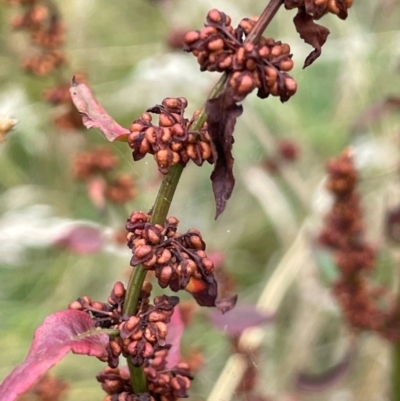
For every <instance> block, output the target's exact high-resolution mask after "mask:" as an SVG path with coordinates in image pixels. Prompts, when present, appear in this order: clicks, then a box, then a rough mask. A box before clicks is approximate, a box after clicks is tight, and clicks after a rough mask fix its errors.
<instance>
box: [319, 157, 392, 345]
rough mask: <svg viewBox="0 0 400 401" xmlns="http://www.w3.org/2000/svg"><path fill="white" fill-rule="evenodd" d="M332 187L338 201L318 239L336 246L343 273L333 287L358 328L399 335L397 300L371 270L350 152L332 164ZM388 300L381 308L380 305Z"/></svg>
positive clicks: (370, 249)
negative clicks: (377, 282) (377, 283)
mask: <svg viewBox="0 0 400 401" xmlns="http://www.w3.org/2000/svg"><path fill="white" fill-rule="evenodd" d="M327 171H328V181H327V189H328V190H329V191H330V192H331V193H332V195H333V196H334V199H335V202H334V204H333V207H332V209H331V211H330V212H329V213H328V215H327V216H326V218H325V227H324V228H323V230H322V231H321V233H320V235H319V242H320V243H321V244H322V245H324V246H327V247H329V248H330V249H332V250H333V252H334V258H335V262H336V265H337V267H338V269H339V271H340V277H339V279H338V280H337V281H336V283H335V284H334V288H333V292H334V295H335V297H336V298H337V300H338V303H339V304H340V306H341V308H342V310H343V313H344V315H345V318H346V320H347V321H348V323H349V324H350V325H351V326H352V327H353V328H355V329H356V330H360V329H361V330H373V331H377V332H378V333H380V334H381V335H382V336H383V337H385V338H387V339H389V340H391V341H398V340H399V339H400V322H399V317H398V316H399V313H398V312H399V311H398V304H397V302H395V299H394V298H391V296H390V294H389V293H388V292H387V290H385V289H382V288H381V287H373V286H372V285H370V283H369V282H368V276H369V275H370V274H371V272H372V271H373V269H374V268H375V263H376V250H375V247H374V246H373V245H372V244H370V243H368V242H367V241H366V240H365V239H364V223H363V218H362V211H361V205H360V198H359V194H358V192H357V182H358V176H357V171H356V169H355V167H354V164H353V161H352V158H351V154H350V152H348V151H346V152H343V154H342V155H340V156H339V157H338V158H337V159H334V160H331V161H330V162H329V163H328V166H327ZM383 304H386V305H389V306H388V307H387V308H385V309H382V307H381V305H383Z"/></svg>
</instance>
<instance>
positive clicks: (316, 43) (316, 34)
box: [293, 7, 329, 68]
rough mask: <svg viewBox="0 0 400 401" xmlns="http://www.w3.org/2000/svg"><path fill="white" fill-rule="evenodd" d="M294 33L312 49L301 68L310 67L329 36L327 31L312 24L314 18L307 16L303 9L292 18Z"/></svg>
mask: <svg viewBox="0 0 400 401" xmlns="http://www.w3.org/2000/svg"><path fill="white" fill-rule="evenodd" d="M293 22H294V25H295V27H296V31H297V32H298V33H299V35H300V37H301V38H302V39H303V40H304V42H306V43H308V44H309V45H311V46H312V47H313V48H314V51H312V52H311V53H310V54H309V55H308V56H307V58H306V61H305V62H304V66H303V68H306V67H308V66H309V65H311V64H312V63H313V62H314V61H315V60H316V59H317V58H318V57H319V56H320V55H321V47H322V46H323V44H324V43H325V42H326V39H327V37H328V35H329V29H328V28H325V27H324V26H322V25H318V24H316V23H315V22H314V17H313V16H312V15H310V14H307V12H306V10H305V8H304V7H301V8H299V11H298V13H297V14H296V16H295V17H294V18H293Z"/></svg>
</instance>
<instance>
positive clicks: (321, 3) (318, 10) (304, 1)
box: [285, 0, 353, 19]
mask: <svg viewBox="0 0 400 401" xmlns="http://www.w3.org/2000/svg"><path fill="white" fill-rule="evenodd" d="M352 5H353V0H311V1H310V0H285V7H286V8H287V9H292V8H300V7H305V9H306V11H307V13H309V14H311V15H313V17H314V19H319V18H321V17H322V16H323V15H325V14H327V13H331V14H335V15H337V16H338V17H339V18H341V19H345V18H346V17H347V10H348V9H349V8H350V7H351V6H352Z"/></svg>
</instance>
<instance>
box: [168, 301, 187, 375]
mask: <svg viewBox="0 0 400 401" xmlns="http://www.w3.org/2000/svg"><path fill="white" fill-rule="evenodd" d="M184 328H185V326H184V324H183V320H182V315H181V311H180V310H179V308H174V313H173V314H172V316H171V320H170V322H169V323H168V334H167V343H168V344H171V348H170V349H169V351H168V355H167V368H173V367H174V366H176V365H177V364H178V363H179V361H180V357H181V338H182V334H183V330H184Z"/></svg>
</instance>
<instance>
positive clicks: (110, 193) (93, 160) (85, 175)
mask: <svg viewBox="0 0 400 401" xmlns="http://www.w3.org/2000/svg"><path fill="white" fill-rule="evenodd" d="M117 163H118V159H117V158H116V156H115V155H114V154H113V153H112V152H111V151H110V148H108V147H97V148H95V149H94V150H92V151H87V152H81V153H78V155H77V156H76V157H75V161H74V165H73V169H72V172H73V175H74V177H75V178H76V179H77V180H80V181H91V180H92V179H93V178H94V177H96V176H97V177H98V176H101V177H103V178H104V180H105V181H104V188H103V189H102V190H103V194H102V196H104V197H105V198H106V199H108V200H109V201H110V202H112V203H116V204H122V203H125V202H128V201H129V200H131V199H133V198H135V196H136V188H135V185H134V183H133V181H132V178H131V177H130V176H129V175H127V174H119V175H117V176H115V174H112V176H111V175H110V173H111V172H113V170H115V169H116V166H117Z"/></svg>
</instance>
